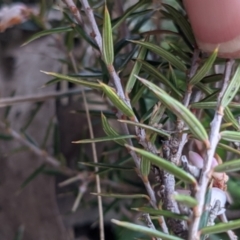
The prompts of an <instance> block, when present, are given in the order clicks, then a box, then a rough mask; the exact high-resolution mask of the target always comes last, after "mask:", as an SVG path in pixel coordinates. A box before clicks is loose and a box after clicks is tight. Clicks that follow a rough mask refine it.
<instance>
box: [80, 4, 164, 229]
mask: <svg viewBox="0 0 240 240" xmlns="http://www.w3.org/2000/svg"><path fill="white" fill-rule="evenodd" d="M80 2H81V3H82V7H83V9H84V10H85V13H86V16H87V18H88V20H89V22H90V25H91V28H92V31H93V34H90V35H91V36H94V39H95V41H96V43H97V45H98V47H99V50H100V53H101V55H102V36H101V34H100V31H99V29H98V26H97V23H96V20H95V17H94V15H93V11H92V9H91V7H90V5H89V3H88V1H87V0H80ZM107 69H108V72H109V75H110V76H111V78H112V80H113V82H114V85H115V88H116V90H117V94H118V95H119V97H120V98H121V99H122V100H123V101H125V103H126V104H127V105H128V106H129V107H131V105H130V102H129V101H128V100H127V99H126V97H125V94H124V91H123V87H122V84H121V80H120V78H119V76H118V74H117V72H116V70H115V68H114V67H113V65H110V66H107ZM117 116H118V118H121V116H122V114H121V113H118V114H117ZM135 120H136V121H137V122H138V120H137V119H135ZM122 128H123V132H124V134H129V130H128V127H127V125H126V124H122ZM142 132H144V130H143V131H142ZM144 136H145V135H144ZM141 138H143V137H142V136H141ZM128 143H129V145H131V146H133V144H132V141H131V140H128ZM130 155H131V156H132V158H133V160H134V163H135V164H136V166H137V168H138V169H140V159H139V158H138V156H137V155H136V153H135V152H133V151H130ZM139 176H140V178H141V179H142V180H143V183H144V185H145V188H146V190H147V192H148V195H149V197H150V203H151V205H152V206H153V208H155V209H158V207H157V200H156V196H155V192H154V190H153V189H152V187H151V185H150V183H149V181H144V179H143V176H141V174H140V173H139ZM159 222H160V223H161V227H162V230H163V232H165V233H168V229H167V226H166V223H165V220H164V218H163V217H159Z"/></svg>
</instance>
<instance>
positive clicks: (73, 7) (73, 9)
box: [63, 0, 83, 26]
mask: <svg viewBox="0 0 240 240" xmlns="http://www.w3.org/2000/svg"><path fill="white" fill-rule="evenodd" d="M63 2H65V4H66V5H67V7H68V9H69V10H70V11H71V13H72V15H73V16H74V17H75V19H76V21H77V23H78V24H79V25H81V26H83V19H82V16H81V14H80V12H79V11H78V8H77V6H76V4H75V3H74V1H73V0H63Z"/></svg>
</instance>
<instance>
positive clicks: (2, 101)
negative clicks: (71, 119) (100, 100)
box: [0, 89, 81, 108]
mask: <svg viewBox="0 0 240 240" xmlns="http://www.w3.org/2000/svg"><path fill="white" fill-rule="evenodd" d="M80 93H81V91H80V90H79V89H73V90H69V91H61V92H57V91H53V92H49V93H44V94H34V95H28V96H16V97H8V98H0V108H2V107H7V106H12V105H15V104H18V103H23V102H43V101H46V100H48V99H51V98H58V97H67V96H70V95H77V94H80Z"/></svg>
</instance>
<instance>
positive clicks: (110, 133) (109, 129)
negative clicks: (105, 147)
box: [101, 114, 127, 146]
mask: <svg viewBox="0 0 240 240" xmlns="http://www.w3.org/2000/svg"><path fill="white" fill-rule="evenodd" d="M101 119H102V127H103V131H104V132H105V133H106V135H108V136H109V137H111V136H112V137H119V136H120V134H119V133H117V132H116V131H115V130H114V129H113V128H112V127H111V126H110V124H109V123H108V121H107V118H106V117H105V116H104V114H101ZM115 142H116V143H118V144H119V145H122V146H123V145H124V144H126V143H127V142H126V140H125V139H120V140H115Z"/></svg>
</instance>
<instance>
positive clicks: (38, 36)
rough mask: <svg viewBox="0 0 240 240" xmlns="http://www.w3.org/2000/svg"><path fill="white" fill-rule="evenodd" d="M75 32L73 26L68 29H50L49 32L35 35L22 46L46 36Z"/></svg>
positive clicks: (45, 31)
mask: <svg viewBox="0 0 240 240" xmlns="http://www.w3.org/2000/svg"><path fill="white" fill-rule="evenodd" d="M72 30H73V27H72V26H68V27H58V28H52V29H48V30H44V31H42V32H38V33H36V34H34V35H33V36H31V37H30V38H29V39H28V40H27V41H26V42H25V43H23V44H22V46H25V45H27V44H29V43H30V42H32V41H34V40H36V39H38V38H40V37H43V36H46V35H50V34H55V33H64V32H70V31H72Z"/></svg>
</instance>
